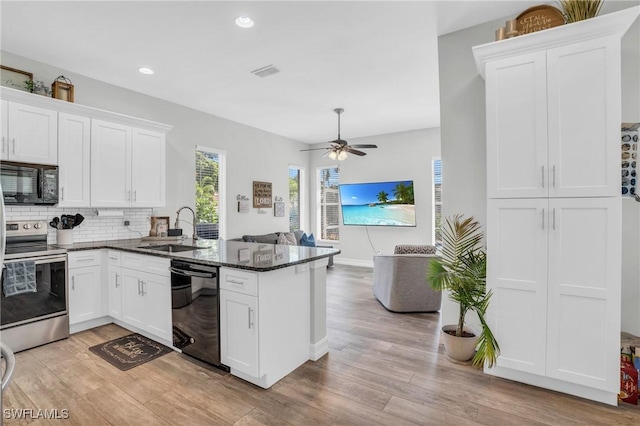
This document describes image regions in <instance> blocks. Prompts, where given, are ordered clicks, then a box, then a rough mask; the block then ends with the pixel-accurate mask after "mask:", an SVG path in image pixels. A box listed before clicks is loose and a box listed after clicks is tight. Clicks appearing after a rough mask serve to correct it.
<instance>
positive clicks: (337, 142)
mask: <svg viewBox="0 0 640 426" xmlns="http://www.w3.org/2000/svg"><path fill="white" fill-rule="evenodd" d="M329 143H330V144H331V145H337V146H346V145H347V141H345V140H344V139H340V138H338V139H336V140H335V141H331V142H329Z"/></svg>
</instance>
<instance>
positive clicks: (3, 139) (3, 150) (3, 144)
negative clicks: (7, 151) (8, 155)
mask: <svg viewBox="0 0 640 426" xmlns="http://www.w3.org/2000/svg"><path fill="white" fill-rule="evenodd" d="M2 152H4V136H3V137H2Z"/></svg>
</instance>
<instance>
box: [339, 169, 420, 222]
mask: <svg viewBox="0 0 640 426" xmlns="http://www.w3.org/2000/svg"><path fill="white" fill-rule="evenodd" d="M340 204H341V206H342V223H343V224H344V225H381V226H416V211H415V202H414V198H413V181H411V180H404V181H394V182H370V183H347V184H342V185H340Z"/></svg>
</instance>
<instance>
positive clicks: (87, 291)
mask: <svg viewBox="0 0 640 426" xmlns="http://www.w3.org/2000/svg"><path fill="white" fill-rule="evenodd" d="M68 259H69V324H71V325H73V324H77V323H80V322H83V321H88V320H92V319H95V318H99V317H101V316H103V312H102V267H101V259H100V250H89V251H78V252H72V253H69V254H68Z"/></svg>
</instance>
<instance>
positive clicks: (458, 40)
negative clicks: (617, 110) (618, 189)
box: [438, 1, 640, 324]
mask: <svg viewBox="0 0 640 426" xmlns="http://www.w3.org/2000/svg"><path fill="white" fill-rule="evenodd" d="M638 3H639V2H637V1H634V2H614V1H607V2H605V6H604V7H603V11H602V14H604V13H610V12H612V11H615V10H619V9H624V8H627V7H631V6H633V5H634V4H638ZM513 18H514V16H508V17H505V18H503V19H498V20H496V21H492V22H487V23H484V24H481V25H477V26H475V27H471V28H467V29H464V30H461V31H456V32H453V33H450V34H446V35H443V36H441V37H439V39H438V50H439V55H438V57H439V68H440V129H441V130H440V131H441V138H442V174H443V179H442V186H443V195H442V197H443V211H444V215H445V217H446V216H451V215H453V214H457V213H462V214H464V215H466V216H470V215H472V216H475V218H476V219H478V220H479V221H480V223H481V224H482V225H483V226H484V225H485V224H486V126H485V92H484V88H485V86H484V80H483V79H482V77H480V75H479V74H478V73H477V71H476V66H475V62H474V60H473V54H472V51H471V48H472V47H473V46H476V45H480V44H484V43H489V42H492V41H493V40H494V31H495V29H496V28H499V27H500V26H503V25H504V21H505V20H506V19H513ZM639 43H640V23H639V22H638V21H636V22H635V23H634V25H633V27H632V28H631V29H630V30H629V32H627V34H626V35H625V37H624V38H623V41H622V48H623V52H624V57H623V61H622V66H623V75H622V83H623V88H624V90H623V93H622V108H623V113H622V116H623V120H624V121H630V122H640V78H638V76H639V75H640V65H639V64H640V47H639ZM456 315H457V311H456V307H455V305H452V304H450V303H445V304H444V308H443V324H449V323H451V322H456V319H457V317H456Z"/></svg>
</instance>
